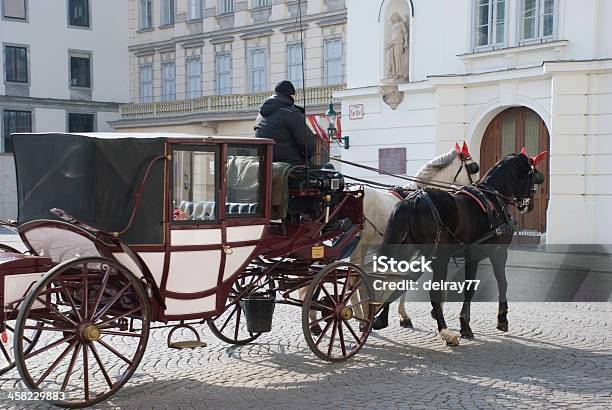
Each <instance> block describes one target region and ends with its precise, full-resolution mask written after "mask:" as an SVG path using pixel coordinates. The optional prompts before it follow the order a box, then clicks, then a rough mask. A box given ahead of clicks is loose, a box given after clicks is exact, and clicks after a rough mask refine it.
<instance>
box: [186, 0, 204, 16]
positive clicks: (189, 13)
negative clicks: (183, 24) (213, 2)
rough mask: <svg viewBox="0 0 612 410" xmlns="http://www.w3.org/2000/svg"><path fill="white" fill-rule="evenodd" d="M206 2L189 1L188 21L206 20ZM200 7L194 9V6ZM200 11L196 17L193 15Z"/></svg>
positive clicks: (198, 0)
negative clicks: (195, 11) (194, 12)
mask: <svg viewBox="0 0 612 410" xmlns="http://www.w3.org/2000/svg"><path fill="white" fill-rule="evenodd" d="M204 1H205V0H187V21H194V20H202V19H203V18H204ZM194 3H195V4H196V5H199V7H193V6H192V5H193V4H194ZM194 9H195V10H197V11H198V14H197V15H196V16H194V15H192V12H193V11H194Z"/></svg>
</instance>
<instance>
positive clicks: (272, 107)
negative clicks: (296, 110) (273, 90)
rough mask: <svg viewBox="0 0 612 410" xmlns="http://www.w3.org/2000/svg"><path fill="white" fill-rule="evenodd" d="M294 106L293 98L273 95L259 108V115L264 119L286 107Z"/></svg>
mask: <svg viewBox="0 0 612 410" xmlns="http://www.w3.org/2000/svg"><path fill="white" fill-rule="evenodd" d="M292 105H293V98H291V97H287V96H284V95H273V96H271V97H269V98H267V99H266V100H265V101H264V102H263V103H262V104H261V107H260V108H259V113H260V114H261V115H262V116H263V117H267V116H268V115H271V114H274V113H275V112H276V111H278V110H280V109H281V108H284V107H290V106H292Z"/></svg>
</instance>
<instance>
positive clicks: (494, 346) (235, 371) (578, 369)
mask: <svg viewBox="0 0 612 410" xmlns="http://www.w3.org/2000/svg"><path fill="white" fill-rule="evenodd" d="M392 308H394V307H392ZM459 308H460V305H459V304H456V303H449V304H447V306H446V307H445V309H446V311H447V312H448V316H447V321H448V323H450V324H452V328H453V329H455V330H456V329H457V327H458V313H459ZM472 309H473V311H472V328H473V330H474V332H475V333H476V337H477V339H476V340H473V341H465V340H462V341H461V346H459V347H456V348H451V347H446V346H444V345H443V343H442V342H441V340H440V339H439V338H438V337H437V335H436V333H435V323H434V321H433V320H432V319H431V317H430V316H429V304H427V303H417V304H412V305H410V306H409V312H410V313H411V314H412V318H413V322H414V323H415V327H416V328H415V329H414V330H407V329H403V328H400V327H399V325H398V323H397V318H396V317H395V316H393V321H392V325H391V326H390V327H389V328H388V329H385V330H383V331H379V332H373V333H372V335H371V336H370V338H369V340H368V343H367V345H366V347H365V348H364V349H363V350H362V351H361V352H360V353H359V354H358V355H357V356H356V357H355V358H353V359H352V360H350V361H349V362H347V363H344V364H336V365H334V364H328V363H323V362H321V361H320V360H318V359H317V358H316V357H315V356H314V355H313V354H312V353H311V352H310V351H309V350H308V348H307V346H306V343H305V342H304V341H303V336H302V333H301V324H300V322H299V319H298V318H299V312H298V310H296V309H295V308H291V307H285V306H278V307H277V312H276V315H275V322H274V328H273V331H272V332H271V333H269V334H265V335H263V336H262V337H260V338H259V339H258V340H257V341H256V342H254V343H252V344H250V345H247V346H243V347H232V346H228V345H226V344H224V343H222V342H220V341H218V340H216V339H215V337H214V336H213V335H212V334H211V332H210V331H209V330H208V328H207V327H205V326H202V327H200V328H199V329H201V330H203V334H204V339H205V341H206V342H208V347H205V348H201V349H196V350H181V351H178V350H173V349H168V348H167V347H166V335H167V332H168V329H163V330H155V331H153V332H152V334H151V338H150V340H149V345H148V348H147V353H146V354H145V357H144V359H143V360H142V363H141V365H140V368H139V370H138V372H137V373H136V374H135V375H134V376H133V377H132V379H131V380H130V381H129V382H128V383H127V384H126V386H125V387H124V388H123V389H121V390H120V391H119V393H118V394H117V395H116V396H114V397H113V398H112V399H111V400H110V401H108V402H106V403H103V404H102V405H99V406H98V407H99V408H111V407H117V408H119V407H120V408H126V409H136V408H143V409H148V408H203V407H208V408H239V409H243V408H270V407H274V408H309V407H312V408H319V407H326V408H396V407H405V408H461V407H463V408H469V409H471V408H490V407H494V408H505V407H513V408H560V407H566V408H576V407H581V406H584V407H588V408H610V407H611V406H612V343H611V340H612V332H611V327H610V318H611V317H612V304H610V303H600V304H597V303H590V304H587V303H572V304H570V303H548V304H546V303H516V304H511V305H510V314H509V320H510V331H509V332H508V333H507V334H502V333H501V332H499V331H498V330H496V329H495V315H496V304H493V303H476V304H474V305H473V307H472ZM393 311H394V310H393ZM0 389H1V394H2V396H3V397H2V399H1V400H0V407H2V408H26V406H27V408H32V407H33V405H35V404H38V405H39V406H40V407H45V406H44V405H42V404H41V403H31V402H30V403H25V402H24V403H18V402H11V401H8V399H7V394H8V392H9V391H11V390H15V389H17V390H23V389H24V387H23V385H21V383H20V382H19V381H18V373H17V371H16V370H12V371H11V372H9V373H7V374H6V375H4V376H1V377H0Z"/></svg>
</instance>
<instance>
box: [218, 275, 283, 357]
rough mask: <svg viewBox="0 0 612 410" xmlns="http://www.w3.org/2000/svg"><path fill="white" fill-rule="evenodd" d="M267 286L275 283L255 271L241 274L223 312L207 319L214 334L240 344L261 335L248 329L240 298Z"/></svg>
mask: <svg viewBox="0 0 612 410" xmlns="http://www.w3.org/2000/svg"><path fill="white" fill-rule="evenodd" d="M266 287H267V288H271V287H273V283H272V282H271V281H270V279H268V278H262V277H261V276H260V275H258V274H257V273H255V272H246V273H244V274H242V275H240V276H239V277H238V279H237V280H236V282H234V284H233V285H232V288H231V290H230V293H229V296H228V297H227V302H226V304H225V310H224V311H223V313H222V314H220V315H219V316H217V317H214V318H211V319H208V320H207V321H206V323H208V327H209V328H210V330H211V331H212V332H213V334H214V335H215V336H217V337H218V338H219V339H221V340H223V341H224V342H225V343H229V344H233V345H238V346H241V345H245V344H247V343H250V342H252V341H254V340H255V339H257V338H258V337H259V336H261V333H251V332H249V331H248V329H247V325H246V318H245V317H244V313H243V311H242V308H241V307H240V299H241V298H242V297H243V296H245V295H246V294H247V293H250V292H252V291H253V290H257V289H262V288H266Z"/></svg>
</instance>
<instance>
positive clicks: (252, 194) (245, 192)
mask: <svg viewBox="0 0 612 410" xmlns="http://www.w3.org/2000/svg"><path fill="white" fill-rule="evenodd" d="M262 179H263V157H262V155H261V151H260V149H259V148H253V147H238V146H233V147H232V146H230V147H229V148H228V151H227V188H226V189H227V198H226V201H225V212H226V214H227V216H229V217H240V216H253V215H262V214H263V209H262V207H263V191H262V184H263V181H262Z"/></svg>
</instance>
